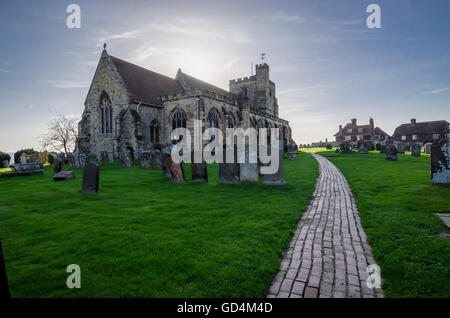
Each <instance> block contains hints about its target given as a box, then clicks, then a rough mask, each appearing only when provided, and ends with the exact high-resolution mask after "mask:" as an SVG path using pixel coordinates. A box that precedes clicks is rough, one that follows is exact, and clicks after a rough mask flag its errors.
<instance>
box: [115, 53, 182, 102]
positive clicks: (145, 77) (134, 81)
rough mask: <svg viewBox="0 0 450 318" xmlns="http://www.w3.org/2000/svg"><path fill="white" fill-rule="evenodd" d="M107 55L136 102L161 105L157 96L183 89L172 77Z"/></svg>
mask: <svg viewBox="0 0 450 318" xmlns="http://www.w3.org/2000/svg"><path fill="white" fill-rule="evenodd" d="M109 57H110V59H111V61H112V62H113V63H114V66H115V67H116V69H117V72H119V74H120V76H121V77H122V79H123V81H124V82H125V85H126V86H127V88H128V90H129V91H130V94H131V95H132V98H133V99H135V100H136V101H138V102H143V103H147V104H151V105H160V106H162V103H161V102H160V101H159V100H157V99H156V98H157V97H159V96H162V95H167V94H172V93H175V92H182V91H183V88H182V86H181V84H180V82H178V81H177V80H175V79H173V78H170V77H168V76H165V75H162V74H159V73H156V72H152V71H150V70H147V69H145V68H143V67H140V66H137V65H135V64H132V63H129V62H127V61H124V60H121V59H119V58H117V57H114V56H111V55H110V56H109Z"/></svg>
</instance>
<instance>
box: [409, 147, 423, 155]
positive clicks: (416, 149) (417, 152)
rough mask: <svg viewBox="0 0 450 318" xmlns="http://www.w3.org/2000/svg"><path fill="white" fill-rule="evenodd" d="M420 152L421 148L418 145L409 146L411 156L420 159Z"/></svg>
mask: <svg viewBox="0 0 450 318" xmlns="http://www.w3.org/2000/svg"><path fill="white" fill-rule="evenodd" d="M421 151H422V146H421V145H419V144H412V145H411V156H413V157H420V152H421Z"/></svg>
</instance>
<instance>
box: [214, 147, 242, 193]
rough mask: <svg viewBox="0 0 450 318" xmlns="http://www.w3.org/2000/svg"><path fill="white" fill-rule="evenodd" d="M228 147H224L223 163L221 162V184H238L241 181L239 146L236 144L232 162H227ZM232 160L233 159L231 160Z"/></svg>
mask: <svg viewBox="0 0 450 318" xmlns="http://www.w3.org/2000/svg"><path fill="white" fill-rule="evenodd" d="M226 159H227V154H226V148H225V147H224V148H223V163H219V183H220V184H238V183H239V170H240V169H239V168H240V167H239V166H240V165H242V164H239V163H238V162H237V146H236V145H234V158H233V161H232V163H227V162H226ZM229 161H231V160H229Z"/></svg>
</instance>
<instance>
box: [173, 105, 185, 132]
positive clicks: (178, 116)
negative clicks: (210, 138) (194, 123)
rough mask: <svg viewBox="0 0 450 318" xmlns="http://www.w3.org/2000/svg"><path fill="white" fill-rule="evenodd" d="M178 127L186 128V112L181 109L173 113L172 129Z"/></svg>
mask: <svg viewBox="0 0 450 318" xmlns="http://www.w3.org/2000/svg"><path fill="white" fill-rule="evenodd" d="M177 128H186V113H185V112H184V111H183V110H181V109H177V110H176V111H175V112H174V113H173V114H172V130H175V129H177Z"/></svg>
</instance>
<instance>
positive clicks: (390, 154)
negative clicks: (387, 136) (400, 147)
mask: <svg viewBox="0 0 450 318" xmlns="http://www.w3.org/2000/svg"><path fill="white" fill-rule="evenodd" d="M386 160H397V148H395V146H394V145H393V144H389V145H387V146H386Z"/></svg>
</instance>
